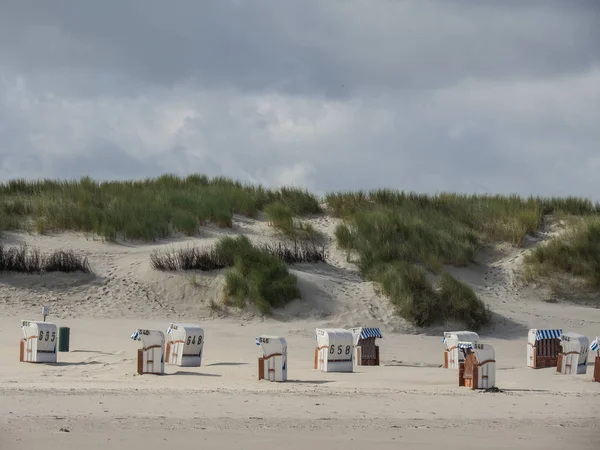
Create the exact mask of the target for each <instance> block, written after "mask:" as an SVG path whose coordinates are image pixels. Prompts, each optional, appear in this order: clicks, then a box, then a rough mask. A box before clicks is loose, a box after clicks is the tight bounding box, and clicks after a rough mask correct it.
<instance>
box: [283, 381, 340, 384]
mask: <svg viewBox="0 0 600 450" xmlns="http://www.w3.org/2000/svg"><path fill="white" fill-rule="evenodd" d="M286 383H294V384H327V383H333V381H331V380H287V381H286Z"/></svg>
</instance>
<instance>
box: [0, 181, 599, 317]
mask: <svg viewBox="0 0 600 450" xmlns="http://www.w3.org/2000/svg"><path fill="white" fill-rule="evenodd" d="M325 200H326V203H327V208H328V210H329V213H330V214H331V215H333V216H335V217H338V218H341V219H343V220H342V223H341V224H340V225H339V226H338V227H337V229H336V231H335V237H336V240H337V243H338V245H339V246H340V247H341V248H343V249H345V250H347V251H348V255H349V258H352V259H353V260H354V261H355V262H356V264H357V265H358V267H359V268H360V270H361V271H362V273H363V276H364V277H365V278H366V279H368V280H372V281H375V282H377V283H378V285H379V286H380V288H381V290H382V292H384V293H385V294H386V295H387V296H388V297H389V298H390V301H391V302H392V303H393V304H394V305H395V306H396V307H397V310H398V313H399V314H401V315H402V316H404V317H405V318H406V319H408V320H409V321H411V322H412V323H414V324H417V325H421V326H427V325H430V324H433V323H438V322H443V321H446V320H448V319H455V320H458V321H461V322H463V323H464V324H465V325H466V326H468V327H469V328H472V329H477V328H479V327H481V326H483V325H485V324H487V323H489V321H490V312H489V311H488V310H487V308H486V307H485V305H484V304H483V302H482V301H481V300H480V299H479V298H478V297H477V296H476V295H475V293H474V292H473V290H472V289H471V288H470V287H469V286H467V285H465V284H464V283H461V282H460V281H458V280H456V279H454V278H453V277H452V276H451V275H449V274H448V273H447V272H446V271H445V267H447V266H449V265H455V266H464V265H468V264H469V263H471V262H472V261H473V260H474V257H475V254H476V252H477V250H478V248H480V247H481V246H485V245H492V244H495V243H505V242H507V243H511V244H513V245H515V246H521V245H523V243H524V241H525V237H526V236H527V235H534V234H536V232H537V231H538V230H539V229H540V227H541V225H542V223H543V220H544V217H546V216H548V215H549V214H552V215H554V216H560V217H563V218H566V219H568V220H567V222H569V223H578V224H579V225H577V226H576V227H575V228H573V230H572V232H570V233H567V234H565V235H563V236H561V237H560V238H556V239H555V240H553V241H551V242H549V243H548V244H547V245H543V246H540V247H539V248H537V249H536V250H534V251H533V252H532V253H531V254H530V255H529V256H528V257H527V258H526V260H525V262H526V268H527V271H526V275H527V279H529V280H531V279H535V278H540V277H548V276H550V275H552V274H553V273H562V274H565V275H573V276H577V277H580V278H583V279H585V280H587V282H588V283H589V284H590V285H591V286H594V287H595V288H598V287H600V276H599V275H598V274H599V273H600V260H599V256H598V255H599V254H600V249H599V245H600V244H599V243H600V225H599V221H598V220H599V218H600V206H599V205H598V204H592V203H591V202H590V201H589V200H585V199H578V198H563V199H560V198H547V199H546V198H533V197H531V198H526V199H524V198H520V197H517V196H466V195H454V194H441V195H436V196H427V195H418V194H411V193H404V192H398V191H391V190H377V191H371V192H351V193H331V194H327V195H326V198H325ZM259 211H263V212H264V214H265V217H266V219H267V221H268V223H269V224H270V225H271V226H273V227H274V228H275V229H276V230H278V232H279V233H280V235H281V237H282V238H284V239H285V240H286V241H287V242H291V243H294V244H289V245H288V244H282V246H279V247H278V248H267V247H255V246H253V245H252V244H251V243H250V241H248V240H246V239H245V238H238V239H232V238H226V239H224V240H221V241H220V242H219V243H218V244H217V245H216V246H215V248H213V249H210V250H206V251H204V250H199V249H184V250H179V251H177V252H163V253H155V254H153V256H152V264H153V266H154V267H155V268H156V269H158V270H189V269H194V270H214V269H219V268H225V267H227V268H229V271H228V273H227V288H226V292H225V294H226V298H227V301H228V302H230V303H235V304H238V305H242V304H244V303H245V302H246V301H250V302H252V303H254V304H256V305H257V306H258V307H259V308H260V309H261V310H263V311H268V310H270V308H272V307H278V306H281V305H283V304H285V303H286V302H288V301H290V300H291V299H293V298H298V297H299V292H298V290H297V287H296V282H295V277H293V276H292V275H291V274H290V273H289V271H288V269H287V266H286V264H292V263H295V262H301V261H321V260H323V259H324V253H322V252H321V250H319V247H317V246H316V244H317V243H318V242H319V241H320V240H321V237H322V236H320V235H319V233H318V232H317V231H316V230H315V229H314V228H313V227H312V225H311V224H310V223H309V222H307V221H306V220H303V219H302V217H303V216H307V215H310V214H317V213H320V212H322V211H321V208H320V206H319V199H318V198H317V197H316V196H314V195H312V194H310V193H308V192H306V191H303V190H300V189H291V188H282V189H277V190H269V189H265V188H263V187H261V186H247V185H243V184H241V183H239V182H235V181H232V180H229V179H225V178H213V179H209V178H208V177H206V176H202V175H192V176H188V177H186V178H178V177H175V176H171V175H164V176H161V177H159V178H156V179H147V180H143V181H128V182H107V183H98V182H96V181H93V180H91V179H89V178H83V179H81V180H80V181H68V182H67V181H52V180H45V181H39V182H26V181H24V180H13V181H10V182H8V183H5V184H0V231H2V230H19V229H26V230H37V231H38V232H40V233H44V232H46V231H49V230H56V231H60V230H73V231H82V232H89V233H95V234H98V235H100V236H102V237H103V238H105V239H107V240H109V241H114V240H117V239H123V240H142V241H154V240H156V239H161V238H165V237H168V236H171V235H173V234H175V233H184V234H187V235H194V234H196V233H197V232H198V230H199V227H200V226H202V225H205V224H209V223H212V224H216V225H218V226H220V227H231V226H232V221H233V214H240V215H245V216H250V217H257V215H258V212H259ZM574 218H575V219H577V220H574ZM309 243H310V245H312V246H313V247H310V248H312V249H313V250H311V251H312V253H311V251H307V249H308V248H309V247H307V246H308V245H309ZM291 245H296V248H295V250H294V249H293V247H290V246H291ZM299 249H300V250H299ZM311 258H312V259H311Z"/></svg>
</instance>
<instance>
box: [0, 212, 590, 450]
mask: <svg viewBox="0 0 600 450" xmlns="http://www.w3.org/2000/svg"><path fill="white" fill-rule="evenodd" d="M311 222H312V223H313V225H315V227H317V228H318V229H319V230H321V231H324V232H326V233H327V234H328V235H329V236H331V234H332V231H333V228H334V226H335V221H334V220H333V219H330V218H326V217H320V218H315V219H311ZM223 233H225V231H221V230H218V229H213V228H205V229H203V234H202V236H201V237H198V238H185V239H183V238H182V239H173V240H170V241H168V242H160V243H157V244H154V245H142V244H130V243H122V244H106V243H103V242H101V241H100V240H95V239H93V238H92V237H90V236H87V237H86V236H83V235H75V234H58V235H45V236H39V235H29V234H25V233H5V234H4V235H3V239H2V241H1V242H2V244H4V245H18V244H19V243H23V242H26V243H27V244H28V245H31V246H36V247H39V248H40V249H41V250H42V251H51V250H54V249H59V248H62V249H65V248H72V249H74V250H75V251H77V252H82V253H84V254H86V255H87V256H88V258H89V261H90V264H91V266H92V268H93V270H94V275H81V274H76V275H73V274H60V275H55V274H45V275H24V274H7V273H2V274H0V332H1V333H2V340H0V358H1V361H2V364H1V365H0V412H1V417H2V421H0V448H1V449H6V450H16V449H34V448H36V446H42V447H44V448H61V449H64V450H70V449H81V448H85V449H86V450H93V449H104V448H128V449H132V450H133V449H146V450H153V449H164V448H166V447H168V446H186V448H187V447H188V446H190V447H191V446H196V447H199V448H202V449H212V448H215V449H216V448H221V449H225V448H227V449H229V448H231V449H234V448H235V449H259V448H265V447H270V446H273V445H282V444H283V445H284V446H285V447H286V448H288V449H290V450H295V449H305V448H314V449H321V448H323V449H325V448H328V449H337V448H340V449H342V448H344V449H347V450H353V449H359V448H361V449H363V448H365V447H366V446H370V447H377V448H383V449H388V448H389V449H392V448H394V449H397V448H422V449H426V448H427V449H429V448H440V447H443V448H445V449H448V450H453V449H463V450H465V449H479V448H486V449H488V450H496V449H520V448H523V449H525V448H527V449H532V450H533V449H544V450H554V449H556V450H559V449H566V448H574V449H578V450H588V449H590V450H592V449H597V448H600V423H599V422H598V417H599V416H600V383H593V382H592V368H591V367H588V372H587V374H586V375H568V376H567V375H561V374H558V373H556V370H555V369H552V368H548V369H539V370H533V369H529V368H527V367H526V342H527V332H528V330H529V328H545V327H550V328H562V329H564V330H568V331H573V332H577V333H581V334H584V335H586V336H588V338H590V340H592V339H594V337H595V336H596V335H598V334H600V309H595V308H590V307H586V306H581V305H577V304H572V303H567V302H565V301H562V300H561V299H558V301H548V300H552V299H551V298H550V297H549V294H548V292H546V291H545V290H543V289H535V288H533V287H527V288H525V287H522V286H521V285H520V284H519V283H518V282H517V280H516V278H515V274H514V271H515V270H518V268H519V264H520V260H521V258H522V255H523V252H525V251H527V250H526V249H525V250H523V249H513V248H504V249H498V251H494V252H491V251H488V252H486V253H484V254H481V255H480V258H479V262H478V263H477V264H475V265H474V266H472V267H468V268H464V269H452V271H453V274H455V275H456V276H458V277H459V278H461V279H463V280H466V281H468V282H469V283H470V284H471V285H472V286H473V287H474V289H475V290H476V292H477V294H478V295H480V297H481V298H482V299H483V300H484V301H485V302H486V303H487V304H489V305H490V307H491V309H492V311H493V312H494V319H495V324H494V326H493V327H492V328H490V329H488V330H482V331H481V332H480V336H481V338H482V340H483V341H484V342H486V343H489V344H491V345H492V346H493V347H494V348H495V352H496V362H497V373H496V384H497V387H498V388H500V389H501V390H503V392H499V393H486V392H482V391H471V390H469V389H466V388H459V387H458V374H457V371H455V370H450V369H444V368H442V367H441V366H442V363H443V350H444V346H443V344H442V333H443V331H444V330H449V329H456V328H455V326H453V325H452V324H449V325H447V326H445V327H436V328H431V329H428V330H415V328H414V327H412V326H409V325H408V324H406V323H405V322H404V321H403V320H402V319H401V318H399V317H397V316H395V315H394V314H393V309H392V307H391V306H390V305H389V302H388V301H387V300H386V298H384V297H382V296H380V295H378V294H377V292H376V290H375V288H374V286H373V285H372V283H368V282H364V281H362V280H361V279H360V276H359V274H358V272H357V270H356V268H355V267H354V266H353V265H352V264H351V263H349V262H347V260H346V256H345V255H344V254H343V252H341V251H340V250H337V249H336V248H335V246H334V245H333V244H332V243H331V242H330V243H329V244H328V252H329V263H328V264H315V265H309V264H303V265H298V266H294V267H293V271H294V273H295V274H296V275H297V276H298V278H299V285H300V288H301V291H302V296H303V299H302V300H298V301H295V302H294V303H292V304H290V305H289V306H288V307H286V308H285V309H283V310H282V311H277V312H276V313H275V314H274V315H273V317H272V318H264V317H262V316H260V315H259V314H258V313H256V312H255V311H252V310H246V311H243V312H236V311H235V310H234V309H232V310H227V311H226V310H225V309H223V308H222V307H220V306H215V303H218V302H219V300H220V291H221V286H222V276H221V275H219V274H206V273H195V274H189V273H188V274H174V273H161V272H157V271H155V270H153V269H152V268H151V267H150V266H149V254H150V252H151V251H152V249H154V248H157V247H160V246H165V247H168V246H187V245H204V244H206V245H208V244H210V243H211V242H214V240H215V239H216V238H217V237H218V236H219V235H221V234H223ZM229 233H236V234H242V233H243V234H246V235H248V236H249V237H250V238H251V239H252V240H255V241H260V240H267V239H272V238H273V237H272V236H273V232H272V230H270V229H269V228H268V227H267V226H266V225H265V224H264V223H263V222H260V221H255V220H250V219H244V218H236V221H235V224H234V230H233V231H231V230H230V231H229ZM534 245H536V244H535V242H532V243H531V245H529V246H528V247H529V248H531V247H532V246H534ZM211 302H212V304H211ZM42 305H47V306H49V307H50V310H51V315H50V317H49V318H48V320H49V321H51V322H53V323H55V324H57V325H58V326H66V327H70V329H71V338H70V339H71V345H70V351H69V352H68V353H59V354H58V363H57V364H27V363H19V339H20V338H21V330H20V327H19V325H20V320H21V319H34V320H35V319H37V320H39V319H40V318H41V316H40V311H41V307H42ZM171 321H175V322H196V323H199V324H200V325H201V326H202V327H203V328H204V333H205V346H204V356H203V364H202V366H201V367H197V368H188V367H177V366H173V365H166V366H165V370H166V374H165V375H162V376H156V375H141V376H140V375H137V374H136V356H137V355H136V352H137V348H139V346H140V343H139V342H134V341H133V340H131V339H130V335H131V334H132V333H133V332H134V331H135V329H137V328H138V327H144V328H157V329H161V330H164V329H166V328H167V326H168V325H169V323H170V322H171ZM354 326H374V327H379V328H380V329H381V331H382V334H383V339H381V340H379V341H378V345H379V346H380V351H381V366H379V367H362V366H361V367H356V368H355V372H354V373H324V372H319V371H316V370H314V369H313V352H314V348H315V328H316V327H342V328H349V327H354ZM261 334H272V335H280V336H283V337H285V338H286V340H287V342H288V358H289V368H288V378H289V379H288V381H287V382H285V383H271V382H267V381H258V377H257V372H258V370H257V358H258V357H259V356H260V352H259V350H258V349H257V347H256V346H255V343H254V338H255V337H256V336H259V335H261ZM592 361H593V355H590V362H592ZM61 430H62V431H61ZM65 430H68V431H65Z"/></svg>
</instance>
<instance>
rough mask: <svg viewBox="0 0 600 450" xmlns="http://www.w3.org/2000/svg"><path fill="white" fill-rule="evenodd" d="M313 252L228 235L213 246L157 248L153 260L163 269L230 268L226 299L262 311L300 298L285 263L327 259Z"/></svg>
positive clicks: (227, 274)
mask: <svg viewBox="0 0 600 450" xmlns="http://www.w3.org/2000/svg"><path fill="white" fill-rule="evenodd" d="M312 251H313V249H312V248H303V247H299V246H296V247H286V246H283V245H271V246H270V245H264V246H256V245H253V244H252V242H250V240H249V239H248V237H246V236H238V237H236V238H234V237H229V236H225V237H222V238H221V239H220V240H219V241H218V242H217V243H216V244H215V246H214V247H212V248H210V249H199V248H196V247H189V248H180V249H173V250H171V251H155V252H153V253H152V254H151V257H150V263H151V266H152V267H153V268H154V269H156V270H161V271H175V270H202V271H210V270H215V269H223V268H228V271H227V273H226V274H225V288H224V290H223V302H224V303H225V304H226V305H230V306H231V305H235V306H238V307H244V306H245V305H246V303H247V302H249V303H251V304H253V305H255V306H256V307H257V308H258V309H259V310H260V311H261V312H263V313H269V312H270V311H271V309H272V308H277V307H281V306H284V305H286V304H287V303H289V302H290V301H292V300H294V299H297V298H300V290H299V289H298V287H297V285H296V277H295V276H294V275H292V274H290V273H289V270H288V268H287V265H286V264H292V263H297V262H316V260H314V259H315V258H316V259H321V258H323V259H324V254H321V253H319V254H313V253H311V252H312Z"/></svg>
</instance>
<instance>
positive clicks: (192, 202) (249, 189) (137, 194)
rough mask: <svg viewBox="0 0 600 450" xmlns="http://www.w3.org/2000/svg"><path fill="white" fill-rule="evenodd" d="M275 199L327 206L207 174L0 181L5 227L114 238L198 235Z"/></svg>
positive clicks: (297, 209) (305, 210) (313, 208)
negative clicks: (137, 178)
mask: <svg viewBox="0 0 600 450" xmlns="http://www.w3.org/2000/svg"><path fill="white" fill-rule="evenodd" d="M275 201H278V202H280V203H282V204H284V205H286V207H288V208H289V209H290V210H291V211H292V212H293V213H294V214H296V215H300V216H301V215H306V214H311V213H316V212H319V211H320V207H319V203H318V200H317V198H316V197H315V196H314V195H312V194H310V193H308V192H306V191H304V190H300V189H295V188H281V189H277V190H269V189H265V188H263V187H262V186H248V185H242V184H241V183H239V182H236V181H232V180H230V179H227V178H222V177H217V178H212V179H209V178H208V177H206V176H204V175H190V176H188V177H185V178H180V177H176V176H173V175H163V176H160V177H158V178H152V179H146V180H142V181H120V182H118V181H111V182H103V183H99V182H96V181H94V180H92V179H90V178H82V179H81V180H79V181H53V180H43V181H25V180H12V181H9V182H7V183H3V184H0V231H1V230H17V229H23V228H34V229H36V230H37V231H38V232H39V233H44V232H47V231H51V230H52V231H54V230H56V231H61V230H72V231H81V232H88V233H95V234H97V235H99V236H102V237H103V238H105V239H106V240H109V241H114V240H116V239H118V238H120V239H124V240H142V241H146V242H151V241H155V240H157V239H161V238H166V237H169V236H171V235H173V234H174V233H184V234H187V235H194V234H196V233H197V232H198V227H199V226H201V225H205V224H208V223H212V224H216V225H218V226H220V227H231V225H232V220H233V214H234V213H235V214H241V215H245V216H249V217H255V216H256V214H257V212H258V211H259V210H260V209H262V208H263V207H264V206H265V205H267V204H269V203H273V202H275Z"/></svg>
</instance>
